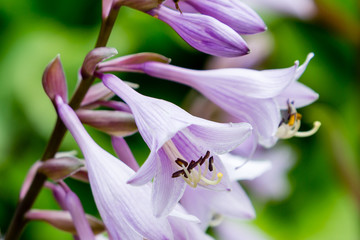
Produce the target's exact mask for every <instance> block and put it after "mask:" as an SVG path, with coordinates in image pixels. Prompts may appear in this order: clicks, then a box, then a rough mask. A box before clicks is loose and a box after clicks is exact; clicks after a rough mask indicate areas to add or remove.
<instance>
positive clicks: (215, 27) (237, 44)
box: [148, 6, 249, 57]
mask: <svg viewBox="0 0 360 240" xmlns="http://www.w3.org/2000/svg"><path fill="white" fill-rule="evenodd" d="M148 13H149V14H150V15H152V16H154V17H157V18H159V19H160V20H162V21H164V22H166V23H167V24H169V25H170V26H171V27H172V28H173V29H174V30H175V31H176V32H177V33H178V34H179V35H180V36H181V37H182V38H183V39H184V40H185V41H186V42H187V43H189V44H190V45H191V46H192V47H194V48H196V49H197V50H199V51H201V52H204V53H208V54H211V55H215V56H222V57H236V56H241V55H245V54H247V53H249V49H248V47H247V45H246V43H245V41H244V40H243V39H242V38H241V37H240V35H238V34H237V33H236V32H235V31H234V30H233V29H232V28H230V27H229V26H227V25H225V24H223V23H221V22H220V21H218V20H216V19H215V18H212V17H209V16H206V15H201V14H196V13H182V14H180V13H179V12H178V11H176V10H172V9H170V8H167V7H165V6H160V7H159V8H156V9H153V10H151V11H149V12H148Z"/></svg>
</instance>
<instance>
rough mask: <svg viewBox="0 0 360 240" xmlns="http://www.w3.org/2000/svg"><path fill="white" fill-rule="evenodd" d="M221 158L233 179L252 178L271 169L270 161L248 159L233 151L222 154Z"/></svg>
mask: <svg viewBox="0 0 360 240" xmlns="http://www.w3.org/2000/svg"><path fill="white" fill-rule="evenodd" d="M221 160H222V161H223V163H224V165H225V167H226V170H227V172H228V173H229V176H230V179H231V180H232V181H238V180H252V179H254V178H257V177H259V176H261V175H262V174H264V173H265V172H267V171H269V170H270V169H271V162H270V161H266V160H263V161H255V160H247V159H244V158H242V157H240V156H237V155H235V154H231V153H228V154H224V155H221Z"/></svg>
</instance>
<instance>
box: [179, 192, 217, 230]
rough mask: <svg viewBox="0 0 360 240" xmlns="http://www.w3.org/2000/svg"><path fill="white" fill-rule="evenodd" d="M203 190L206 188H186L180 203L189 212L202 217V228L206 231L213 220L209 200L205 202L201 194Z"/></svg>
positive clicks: (199, 217)
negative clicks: (198, 191)
mask: <svg viewBox="0 0 360 240" xmlns="http://www.w3.org/2000/svg"><path fill="white" fill-rule="evenodd" d="M197 190H200V194H197V192H196V191H197ZM203 191H204V189H193V188H189V187H188V188H186V190H185V192H184V195H183V196H182V198H181V200H180V203H181V205H182V206H184V208H185V209H186V211H187V212H188V213H190V214H193V215H194V216H196V217H197V218H198V219H200V228H201V229H202V230H203V231H205V230H206V228H207V227H208V225H209V222H210V221H211V218H212V212H211V211H210V209H209V207H208V204H207V202H206V201H205V202H204V199H203V197H202V196H201V193H202V192H203Z"/></svg>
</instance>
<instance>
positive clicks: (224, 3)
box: [182, 0, 266, 34]
mask: <svg viewBox="0 0 360 240" xmlns="http://www.w3.org/2000/svg"><path fill="white" fill-rule="evenodd" d="M182 1H183V2H185V3H186V4H188V5H190V6H191V7H193V8H194V9H195V10H196V11H198V12H199V13H201V14H205V15H208V16H211V17H213V18H215V19H217V20H219V21H220V22H222V23H224V24H226V25H228V26H229V27H231V28H232V29H234V30H235V31H236V32H237V33H239V34H254V33H259V32H263V31H265V30H266V26H265V23H264V22H263V20H262V19H261V18H260V17H259V15H258V14H257V13H256V12H255V11H254V10H252V9H251V8H250V7H249V6H247V5H246V4H244V3H243V2H241V1H237V0H206V1H198V0H182Z"/></svg>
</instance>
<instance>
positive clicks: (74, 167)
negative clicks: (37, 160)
mask: <svg viewBox="0 0 360 240" xmlns="http://www.w3.org/2000/svg"><path fill="white" fill-rule="evenodd" d="M82 166H84V163H83V162H82V161H81V160H80V159H77V158H75V157H62V158H52V159H49V160H47V161H45V162H44V163H43V164H42V165H41V166H40V167H39V169H38V171H39V172H41V173H43V174H45V175H46V176H47V177H48V178H51V179H52V180H54V181H58V180H61V179H64V178H66V177H68V176H70V175H72V174H73V173H74V172H76V171H78V170H79V169H80V168H81V167H82Z"/></svg>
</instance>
